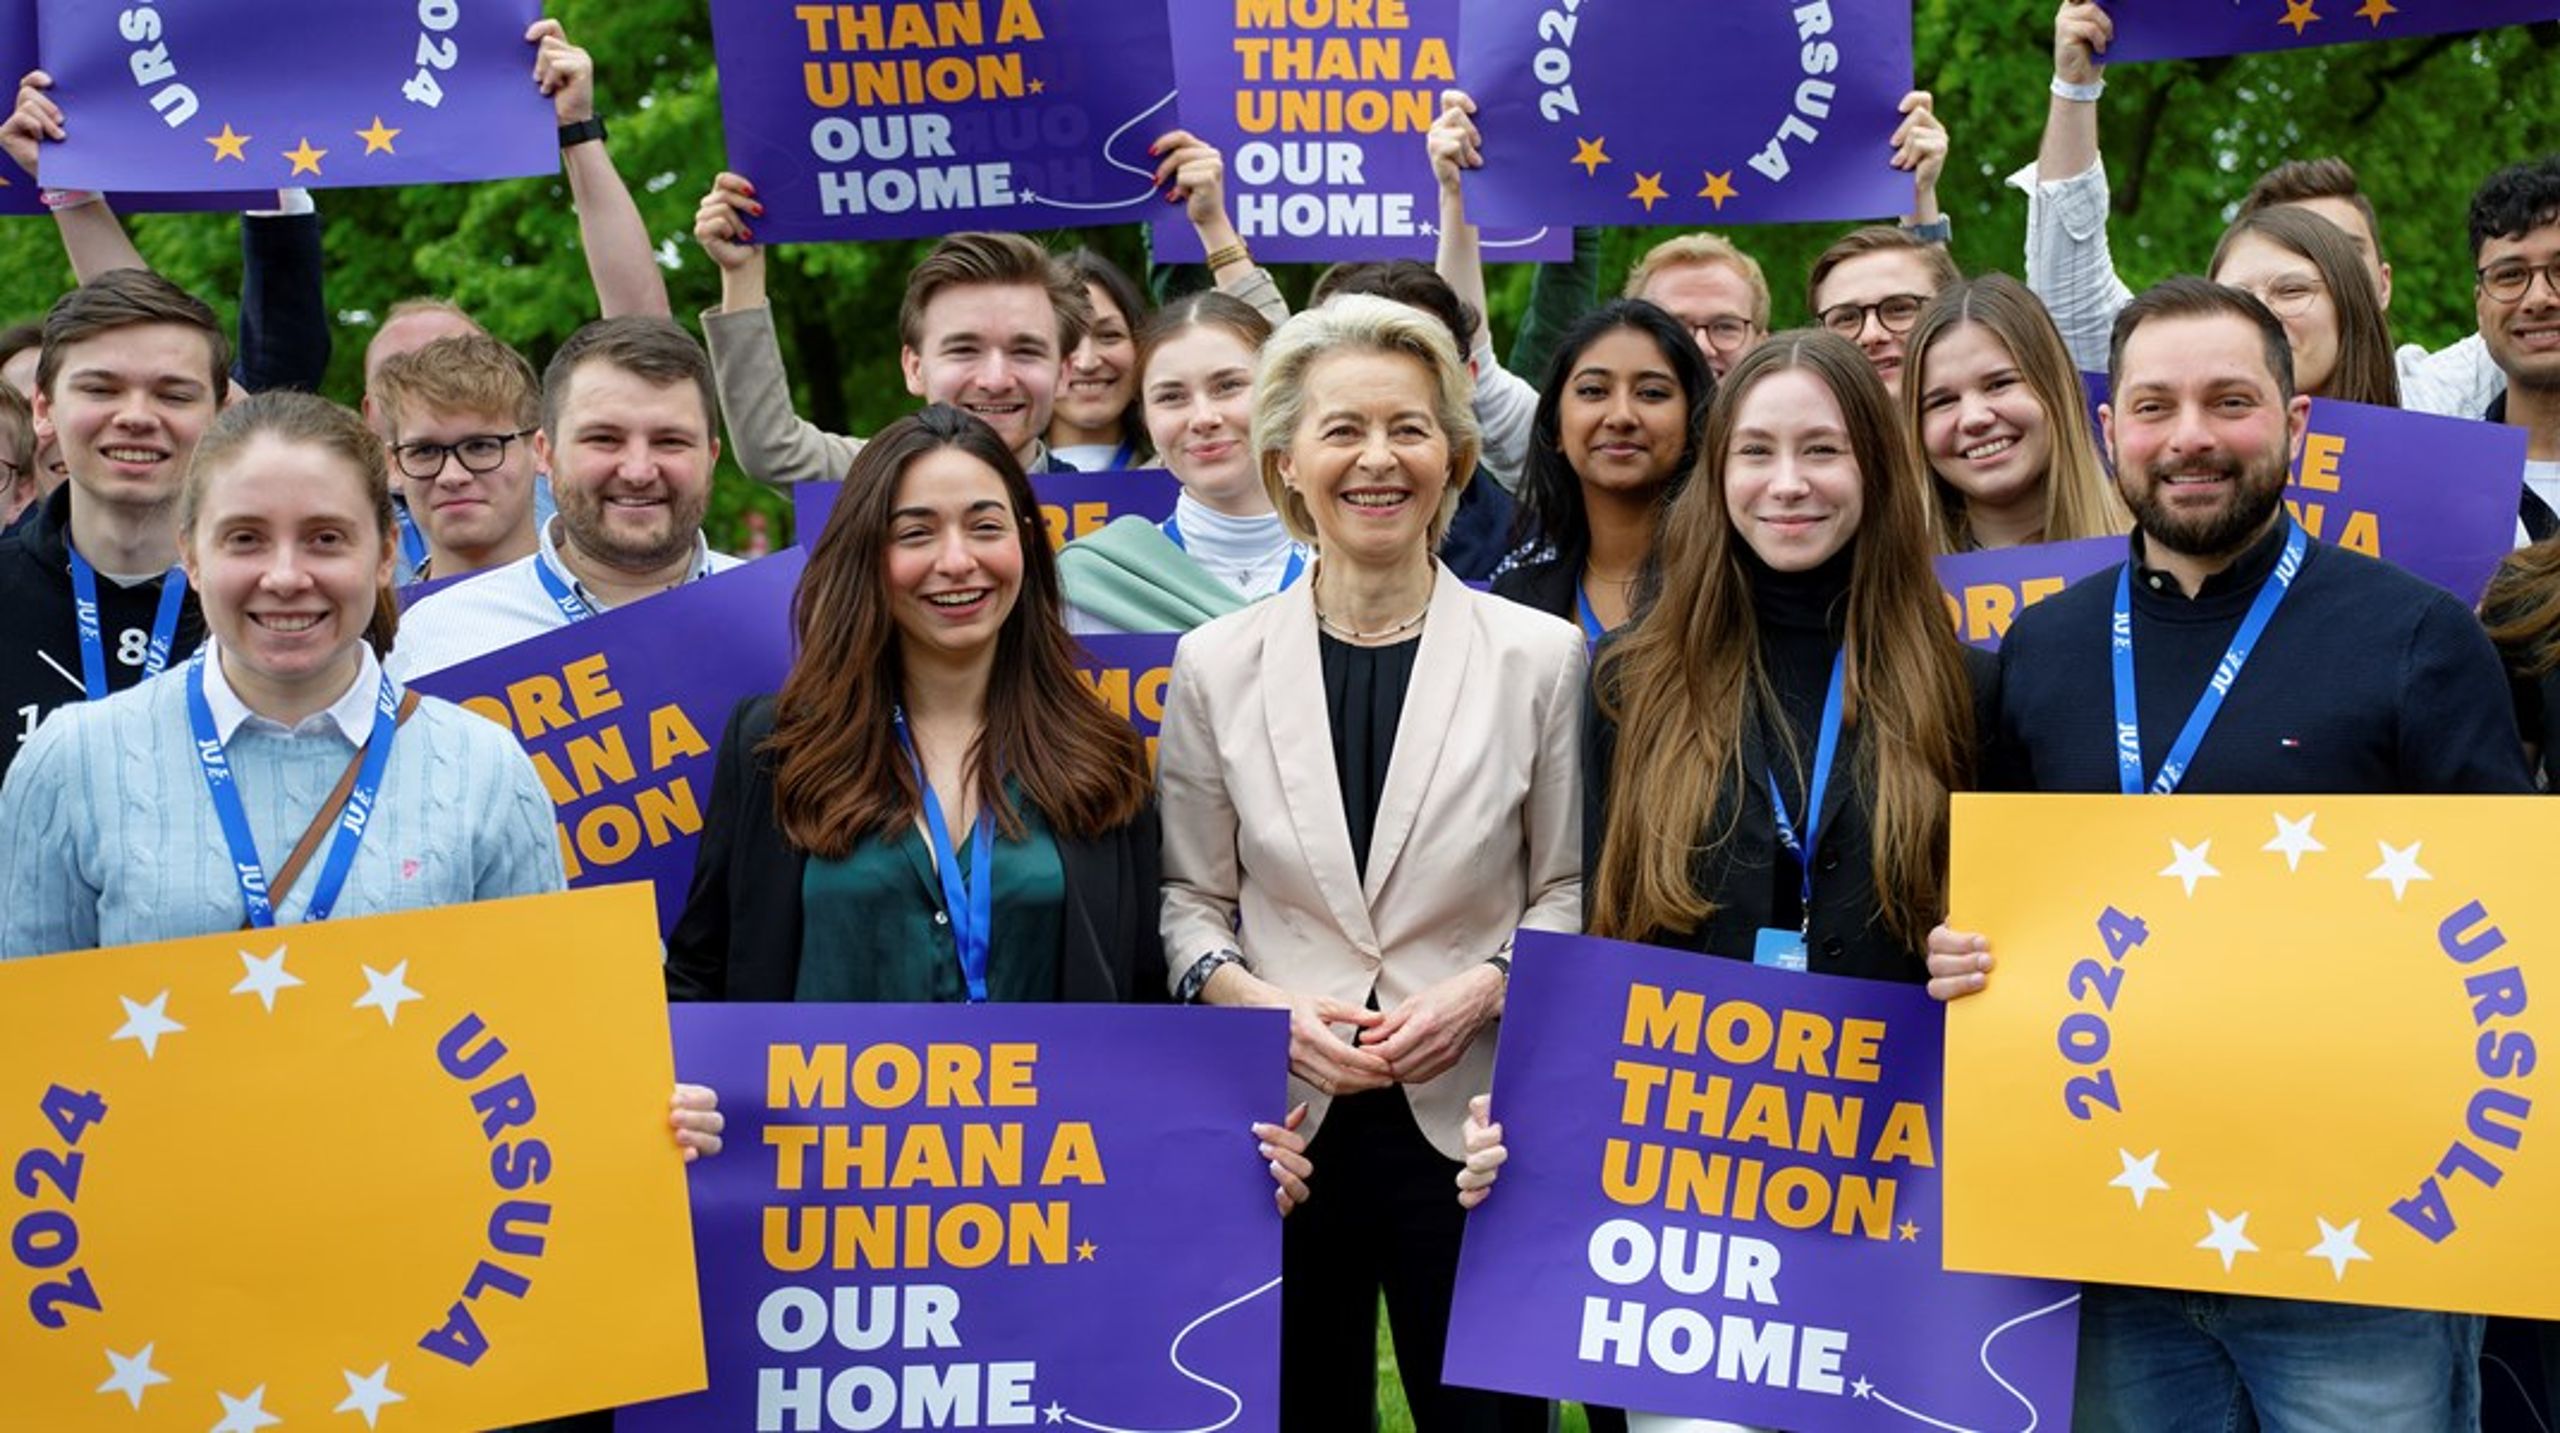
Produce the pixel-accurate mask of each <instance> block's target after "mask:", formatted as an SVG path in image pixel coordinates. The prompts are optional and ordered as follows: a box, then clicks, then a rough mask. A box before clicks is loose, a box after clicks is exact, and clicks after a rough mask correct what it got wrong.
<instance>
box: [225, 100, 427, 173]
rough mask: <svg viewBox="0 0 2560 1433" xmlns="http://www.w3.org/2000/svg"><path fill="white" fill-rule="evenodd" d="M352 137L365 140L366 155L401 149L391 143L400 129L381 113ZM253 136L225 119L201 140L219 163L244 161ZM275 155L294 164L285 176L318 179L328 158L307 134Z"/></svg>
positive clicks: (394, 153)
mask: <svg viewBox="0 0 2560 1433" xmlns="http://www.w3.org/2000/svg"><path fill="white" fill-rule="evenodd" d="M355 137H356V138H358V139H360V140H363V141H364V154H366V155H373V154H390V155H397V154H398V153H399V152H400V151H399V150H398V149H397V148H395V147H394V146H393V144H392V141H393V140H395V139H398V138H399V137H400V131H399V130H396V129H394V128H392V127H391V126H389V125H387V124H384V123H383V122H382V116H380V115H375V116H374V117H373V123H371V124H369V125H366V126H365V127H364V128H362V129H359V130H357V131H355ZM255 138H257V136H256V135H254V134H242V133H241V132H240V131H238V130H236V129H234V128H232V127H231V124H230V122H229V121H227V120H226V121H224V122H223V126H222V130H221V132H220V133H218V134H208V135H205V136H204V142H205V143H207V144H209V145H212V146H213V160H212V162H213V163H215V164H220V163H222V161H224V160H226V159H232V160H238V161H239V162H240V163H242V164H247V163H248V162H249V141H251V140H253V139H255ZM277 154H278V155H279V156H280V157H282V158H283V159H284V160H285V161H286V162H288V163H290V164H291V165H292V166H293V172H292V173H291V174H289V175H288V176H286V177H287V178H300V177H301V176H303V175H305V174H308V175H311V176H313V177H314V178H318V177H320V176H321V169H320V161H321V160H323V159H326V158H328V157H329V151H328V150H325V149H322V148H321V147H320V146H318V145H316V144H313V143H312V142H311V136H309V135H307V134H305V135H298V136H296V137H295V143H294V146H293V148H291V149H284V150H278V151H277ZM357 157H358V158H362V157H364V156H363V155H359V156H357Z"/></svg>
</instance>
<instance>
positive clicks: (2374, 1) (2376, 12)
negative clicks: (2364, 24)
mask: <svg viewBox="0 0 2560 1433" xmlns="http://www.w3.org/2000/svg"><path fill="white" fill-rule="evenodd" d="M2399 13H2400V7H2399V6H2397V5H2394V4H2392V3H2391V0H2364V4H2363V5H2362V6H2360V7H2358V8H2357V10H2356V14H2358V15H2360V16H2362V17H2364V18H2365V19H2366V20H2369V21H2371V22H2372V23H2373V26H2374V28H2375V29H2380V28H2382V17H2383V16H2385V15H2397V14H2399Z"/></svg>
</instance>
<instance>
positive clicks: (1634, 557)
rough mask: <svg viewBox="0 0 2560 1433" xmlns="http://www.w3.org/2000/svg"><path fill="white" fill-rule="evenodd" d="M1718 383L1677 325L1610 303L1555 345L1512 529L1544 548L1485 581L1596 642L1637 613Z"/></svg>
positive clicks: (1628, 303)
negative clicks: (1657, 541) (1660, 526)
mask: <svg viewBox="0 0 2560 1433" xmlns="http://www.w3.org/2000/svg"><path fill="white" fill-rule="evenodd" d="M1714 399H1715V378H1714V376H1713V375H1712V374H1710V373H1709V372H1708V369H1707V364H1706V359H1705V358H1704V357H1703V356H1702V355H1701V354H1700V352H1699V349H1698V345H1697V343H1696V341H1695V340H1693V339H1692V338H1691V337H1690V336H1689V331H1688V330H1687V329H1686V328H1683V327H1682V326H1681V324H1680V321H1679V320H1678V319H1675V318H1673V317H1672V316H1671V315H1669V314H1667V313H1665V312H1663V311H1662V310H1661V309H1659V308H1656V307H1654V306H1653V305H1652V304H1649V303H1647V302H1645V301H1644V300H1642V299H1617V300H1614V301H1612V302H1610V303H1607V304H1604V305H1602V306H1601V307H1600V308H1598V309H1596V310H1594V311H1593V312H1591V313H1589V314H1587V315H1585V316H1584V317H1583V318H1581V319H1580V320H1578V321H1576V322H1575V324H1574V325H1573V327H1572V328H1570V329H1568V330H1566V331H1565V335H1564V338H1563V339H1562V341H1561V342H1560V343H1559V344H1558V345H1557V348H1556V357H1555V362H1554V363H1553V364H1551V365H1549V366H1548V369H1547V382H1546V386H1545V387H1544V388H1543V389H1541V390H1540V391H1539V394H1538V411H1537V416H1536V417H1535V418H1534V419H1533V420H1531V425H1530V438H1529V461H1528V466H1527V470H1526V472H1525V473H1524V474H1523V476H1522V480H1521V484H1520V527H1521V529H1522V531H1523V532H1525V533H1531V534H1535V535H1536V536H1537V537H1538V539H1539V540H1540V541H1541V542H1542V543H1543V544H1544V546H1545V548H1546V549H1547V550H1548V554H1549V555H1548V556H1546V557H1544V558H1542V559H1541V560H1539V561H1535V562H1531V563H1527V564H1525V565H1523V566H1520V567H1515V568H1513V569H1512V570H1510V571H1509V572H1506V573H1503V574H1502V575H1501V576H1499V577H1497V578H1495V579H1494V582H1493V590H1494V594H1495V595H1496V596H1500V597H1508V598H1510V599H1511V600H1512V601H1514V602H1520V603H1525V604H1526V605H1528V606H1531V607H1535V608H1537V609H1538V610H1539V611H1542V612H1547V613H1552V614H1553V615H1555V616H1558V617H1562V618H1564V619H1565V620H1566V621H1569V622H1579V623H1580V624H1581V626H1582V633H1583V635H1584V636H1585V637H1588V638H1589V639H1591V640H1592V641H1594V642H1597V641H1599V640H1600V638H1601V636H1602V635H1603V634H1605V633H1607V632H1609V631H1610V630H1611V629H1613V628H1616V627H1618V626H1620V625H1621V624H1623V623H1625V622H1626V620H1627V619H1628V618H1629V617H1631V616H1633V615H1634V614H1635V610H1636V606H1637V601H1636V598H1637V592H1638V589H1639V587H1640V585H1641V579H1642V578H1643V577H1644V576H1645V574H1646V571H1647V568H1648V565H1649V563H1650V560H1651V558H1652V555H1653V550H1654V541H1653V539H1654V527H1655V521H1656V519H1657V518H1658V517H1659V515H1660V514H1661V511H1662V508H1663V505H1664V504H1666V503H1668V502H1670V501H1671V499H1672V498H1673V497H1674V496H1675V495H1677V494H1678V493H1679V491H1680V488H1681V485H1682V484H1684V483H1686V482H1687V481H1688V480H1689V471H1690V469H1691V468H1693V467H1695V466H1696V464H1697V460H1698V434H1699V432H1700V431H1701V430H1703V429H1704V428H1705V427H1706V423H1707V408H1708V405H1709V404H1710V403H1712V402H1713V401H1714Z"/></svg>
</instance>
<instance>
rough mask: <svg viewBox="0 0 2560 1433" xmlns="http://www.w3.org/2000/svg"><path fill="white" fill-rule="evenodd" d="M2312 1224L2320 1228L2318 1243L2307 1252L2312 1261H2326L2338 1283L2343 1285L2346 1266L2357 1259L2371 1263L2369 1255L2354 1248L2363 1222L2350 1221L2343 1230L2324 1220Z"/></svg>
mask: <svg viewBox="0 0 2560 1433" xmlns="http://www.w3.org/2000/svg"><path fill="white" fill-rule="evenodd" d="M2313 1222H2314V1223H2317V1224H2318V1225H2319V1226H2320V1242H2319V1243H2317V1244H2314V1245H2312V1246H2311V1248H2310V1249H2309V1250H2308V1251H2307V1252H2308V1253H2309V1255H2310V1257H2312V1258H2314V1259H2326V1260H2328V1261H2329V1272H2331V1273H2333V1274H2335V1275H2337V1276H2338V1282H2340V1283H2342V1284H2343V1283H2345V1282H2346V1281H2347V1265H2349V1264H2351V1263H2354V1262H2355V1261H2357V1260H2359V1259H2361V1260H2363V1261H2364V1262H2365V1263H2368V1264H2370V1263H2372V1262H2373V1256H2372V1255H2371V1254H2368V1253H2366V1252H2365V1251H2364V1250H2362V1249H2359V1248H2357V1247H2356V1230H2357V1229H2359V1228H2361V1227H2362V1226H2363V1224H2364V1221H2363V1220H2361V1219H2350V1220H2348V1221H2347V1227H2346V1228H2344V1229H2339V1228H2335V1227H2333V1226H2331V1224H2330V1223H2329V1221H2328V1220H2326V1219H2315V1220H2314V1221H2313Z"/></svg>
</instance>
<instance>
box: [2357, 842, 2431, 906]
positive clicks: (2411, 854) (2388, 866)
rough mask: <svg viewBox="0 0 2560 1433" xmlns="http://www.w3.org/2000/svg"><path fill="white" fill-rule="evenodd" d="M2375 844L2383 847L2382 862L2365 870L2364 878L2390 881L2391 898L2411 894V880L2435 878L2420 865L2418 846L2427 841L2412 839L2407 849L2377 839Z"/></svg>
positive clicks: (2395, 898)
mask: <svg viewBox="0 0 2560 1433" xmlns="http://www.w3.org/2000/svg"><path fill="white" fill-rule="evenodd" d="M2373 844H2375V845H2377V846H2380V847H2381V848H2382V864H2381V865H2379V866H2376V867H2374V868H2373V869H2372V870H2370V871H2367V872H2365V873H2364V878H2365V879H2366V880H2368V881H2389V882H2390V883H2391V899H2393V900H2395V901H2396V900H2399V899H2400V898H2401V897H2403V896H2406V895H2407V894H2409V883H2410V882H2411V881H2432V880H2434V879H2435V877H2433V876H2431V875H2428V874H2427V873H2426V871H2425V870H2424V869H2423V868H2421V867H2420V866H2419V865H2418V848H2419V847H2420V846H2423V845H2425V844H2426V843H2425V842H2423V841H2412V842H2410V843H2409V845H2408V848H2407V849H2406V850H2403V849H2402V848H2400V847H2398V846H2394V845H2392V844H2391V843H2390V842H2388V841H2376V842H2374V843H2373Z"/></svg>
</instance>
